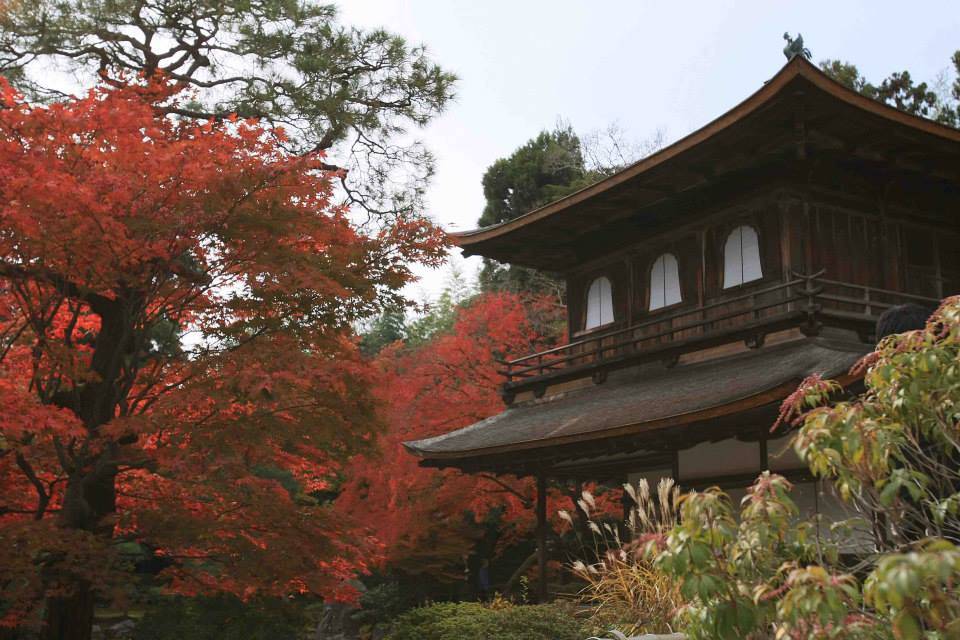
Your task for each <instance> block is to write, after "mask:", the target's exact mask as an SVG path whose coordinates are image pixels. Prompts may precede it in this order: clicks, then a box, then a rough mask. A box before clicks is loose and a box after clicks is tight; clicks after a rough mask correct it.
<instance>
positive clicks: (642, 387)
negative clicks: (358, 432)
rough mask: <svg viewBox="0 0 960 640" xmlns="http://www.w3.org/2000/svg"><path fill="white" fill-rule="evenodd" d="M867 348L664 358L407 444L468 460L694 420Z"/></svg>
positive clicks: (814, 343)
mask: <svg viewBox="0 0 960 640" xmlns="http://www.w3.org/2000/svg"><path fill="white" fill-rule="evenodd" d="M867 351H869V347H867V346H866V345H863V344H851V343H837V342H829V341H824V340H820V339H803V340H798V341H794V342H790V343H785V344H781V345H776V346H771V347H764V348H762V349H759V350H755V351H749V352H747V353H743V354H740V355H735V356H728V357H725V358H720V359H716V360H712V361H707V362H701V363H696V364H687V365H677V366H674V367H672V368H669V369H667V368H664V367H663V366H662V365H660V364H657V365H655V366H652V367H646V368H640V369H637V370H631V371H623V372H620V375H617V376H613V375H611V377H610V379H609V380H608V381H607V382H606V383H604V384H602V385H598V386H590V387H587V388H583V389H578V390H575V391H569V392H566V393H560V394H556V395H553V396H549V397H545V398H543V399H540V400H535V401H530V402H526V403H522V404H517V405H514V406H511V407H509V408H508V409H506V410H505V411H503V412H502V413H500V414H498V415H495V416H493V417H490V418H487V419H486V420H483V421H481V422H478V423H476V424H473V425H470V426H469V427H465V428H463V429H459V430H457V431H452V432H450V433H446V434H443V435H439V436H436V437H433V438H426V439H424V440H417V441H414V442H407V443H404V446H406V447H407V449H408V450H409V451H410V452H411V453H413V454H414V455H416V456H418V457H420V458H423V459H432V460H436V459H462V458H472V457H477V456H486V455H492V454H497V453H504V452H508V451H519V450H525V449H526V450H529V449H537V448H542V447H549V446H554V445H563V444H569V443H573V442H578V441H580V442H583V441H587V440H597V439H602V438H608V437H617V436H623V435H629V434H633V433H641V432H644V431H650V430H656V429H661V428H665V427H672V426H676V425H682V424H689V423H691V422H695V421H699V420H705V419H710V418H715V417H719V416H723V415H728V414H730V413H736V412H740V411H744V410H746V409H749V408H753V407H758V406H761V405H766V404H769V403H771V402H776V401H779V400H781V399H783V398H784V397H786V396H787V395H788V394H789V393H791V392H792V391H793V390H794V389H795V388H796V386H797V384H798V383H799V382H800V381H801V380H803V379H804V378H806V377H807V376H808V375H811V374H814V373H819V374H822V375H824V376H825V377H838V376H843V375H845V374H846V373H847V371H848V370H849V369H850V367H851V366H852V365H853V364H854V363H855V362H856V361H857V360H858V359H860V357H862V356H863V354H864V353H866V352H867Z"/></svg>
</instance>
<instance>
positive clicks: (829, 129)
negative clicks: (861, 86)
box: [451, 56, 960, 271]
mask: <svg viewBox="0 0 960 640" xmlns="http://www.w3.org/2000/svg"><path fill="white" fill-rule="evenodd" d="M810 157H820V158H841V159H846V160H853V161H855V162H857V163H860V165H858V166H862V167H866V168H868V169H869V171H870V172H871V173H872V174H874V175H879V174H882V173H883V172H890V171H896V172H902V173H907V174H911V173H912V174H914V175H917V176H921V177H922V178H924V179H928V180H933V181H938V182H939V183H942V184H945V185H948V186H949V188H950V189H951V190H956V189H957V187H958V185H960V130H957V129H953V128H951V127H948V126H944V125H941V124H938V123H936V122H933V121H931V120H927V119H925V118H920V117H917V116H913V115H910V114H908V113H904V112H902V111H899V110H897V109H895V108H893V107H890V106H887V105H885V104H882V103H880V102H877V101H875V100H872V99H870V98H867V97H865V96H862V95H861V94H859V93H857V92H856V91H853V90H851V89H848V88H847V87H845V86H843V85H842V84H840V83H838V82H836V81H834V80H833V79H831V78H829V77H828V76H827V75H825V74H824V73H823V72H822V71H820V70H819V69H817V68H816V67H815V66H814V65H812V64H811V63H810V62H808V61H807V60H805V59H804V58H803V57H801V56H797V57H795V58H793V59H792V60H791V61H790V62H788V63H787V64H786V65H785V66H784V67H783V68H782V69H780V71H779V72H777V74H776V75H775V76H774V77H773V78H771V79H770V80H769V81H767V82H766V83H765V84H764V85H763V87H761V88H760V89H759V90H758V91H757V92H755V93H754V94H753V95H751V96H750V97H748V98H747V99H746V100H744V101H743V102H741V103H740V104H738V105H737V106H735V107H734V108H733V109H731V110H729V111H728V112H726V113H725V114H723V115H722V116H720V117H719V118H717V119H715V120H713V121H712V122H710V123H708V124H707V125H705V126H704V127H702V128H700V129H698V130H697V131H694V132H693V133H691V134H690V135H688V136H686V137H684V138H682V139H680V140H678V141H677V142H675V143H673V144H671V145H670V146H668V147H665V148H664V149H661V150H660V151H658V152H657V153H654V154H652V155H650V156H648V157H646V158H643V159H642V160H640V161H639V162H636V163H635V164H633V165H630V166H629V167H627V168H626V169H623V170H622V171H620V172H619V173H616V174H614V175H612V176H610V177H608V178H606V179H604V180H601V181H600V182H597V183H595V184H593V185H590V186H589V187H586V188H584V189H581V190H579V191H577V192H575V193H573V194H571V195H569V196H566V197H564V198H561V199H560V200H556V201H554V202H551V203H549V204H547V205H545V206H543V207H540V208H539V209H535V210H533V211H530V212H529V213H526V214H524V215H522V216H520V217H518V218H515V219H513V220H510V221H507V222H503V223H500V224H497V225H494V226H490V227H485V228H482V229H476V230H473V231H465V232H459V233H453V234H451V236H452V238H453V240H454V242H456V244H458V245H459V246H460V247H461V248H462V249H463V252H464V254H465V255H483V256H486V257H489V258H493V259H495V260H498V261H500V262H509V263H512V264H519V265H524V266H530V267H534V268H539V269H544V270H552V271H562V270H564V269H567V268H570V267H572V266H575V265H576V264H578V263H579V262H582V261H583V260H584V259H585V257H586V256H585V255H584V251H585V249H584V243H583V242H582V240H583V238H584V237H585V236H587V235H588V234H590V233H594V232H596V231H597V230H600V229H604V228H605V227H608V226H610V225H611V224H612V223H614V222H616V221H620V220H624V219H626V218H633V219H635V220H636V222H637V223H638V224H640V225H641V226H642V227H643V228H647V225H648V224H650V223H655V222H657V220H658V218H657V216H660V218H659V219H662V217H663V216H673V215H676V214H675V212H672V211H671V210H670V207H669V206H664V204H665V203H666V204H668V205H669V203H670V202H671V201H676V202H679V201H680V200H682V196H683V194H685V193H689V192H692V191H696V190H698V189H699V188H701V187H704V186H712V185H717V184H720V183H723V182H724V181H733V180H736V179H739V180H740V182H739V183H738V184H751V183H756V177H757V175H758V172H760V171H763V170H764V169H765V168H766V169H769V168H771V167H780V168H783V167H785V166H788V165H789V164H790V163H796V162H798V161H806V160H807V159H808V158H810ZM653 226H655V225H653ZM650 228H652V226H651V227H650Z"/></svg>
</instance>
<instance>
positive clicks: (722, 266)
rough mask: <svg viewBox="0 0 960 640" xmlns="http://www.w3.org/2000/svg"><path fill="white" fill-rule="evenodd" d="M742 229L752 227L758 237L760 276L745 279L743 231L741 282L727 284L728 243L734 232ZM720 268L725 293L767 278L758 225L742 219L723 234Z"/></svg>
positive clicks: (721, 290)
mask: <svg viewBox="0 0 960 640" xmlns="http://www.w3.org/2000/svg"><path fill="white" fill-rule="evenodd" d="M740 229H750V230H751V231H753V233H754V236H756V239H757V268H758V269H759V271H760V275H759V277H756V278H751V279H750V280H744V279H743V277H744V266H745V263H744V259H743V235H742V232H741V236H740V282H738V283H737V284H731V285H728V284H726V280H727V243H729V242H730V239H731V238H732V236H733V234H734V233H735V232H736V231H738V230H740ZM718 267H719V270H720V273H719V275H720V292H721V293H725V292H728V291H736V290H737V289H741V288H744V287H749V286H752V285H755V284H757V283H759V282H763V281H764V280H765V279H766V278H767V273H766V270H765V269H764V264H763V243H762V242H761V240H760V230H759V229H758V228H757V225H755V224H753V223H752V222H749V221H742V222H738V223H736V224H733V225H731V226H730V227H729V230H728V231H727V232H726V234H725V235H724V236H723V241H722V245H721V248H720V264H719V265H718Z"/></svg>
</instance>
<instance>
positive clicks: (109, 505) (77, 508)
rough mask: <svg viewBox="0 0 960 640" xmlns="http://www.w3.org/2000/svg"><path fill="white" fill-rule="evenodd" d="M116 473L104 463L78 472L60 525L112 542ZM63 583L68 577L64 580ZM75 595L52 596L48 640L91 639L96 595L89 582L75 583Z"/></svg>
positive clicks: (46, 618) (46, 617)
mask: <svg viewBox="0 0 960 640" xmlns="http://www.w3.org/2000/svg"><path fill="white" fill-rule="evenodd" d="M115 482H116V471H115V470H114V467H113V465H111V464H104V463H103V461H102V460H101V461H100V462H99V463H98V464H95V465H94V469H93V471H90V472H88V473H79V472H75V473H74V474H72V475H71V477H70V479H69V480H68V481H67V488H66V491H65V492H64V497H63V506H62V509H61V511H60V514H59V518H58V519H59V524H60V526H61V527H64V528H67V529H82V530H85V531H90V532H92V533H94V534H95V535H97V536H101V537H103V538H107V539H109V538H110V537H112V535H113V524H112V520H111V519H109V518H108V516H110V515H112V514H113V513H114V512H115V511H116V486H115ZM59 580H60V581H63V580H64V578H63V577H60V578H59ZM69 586H70V587H71V588H72V593H70V594H69V595H65V596H58V597H50V598H47V601H46V611H45V613H44V630H43V633H44V635H43V637H44V640H90V636H91V634H92V632H93V610H94V600H95V594H94V592H93V589H92V588H91V585H90V583H89V582H87V581H85V580H73V584H70V585H69Z"/></svg>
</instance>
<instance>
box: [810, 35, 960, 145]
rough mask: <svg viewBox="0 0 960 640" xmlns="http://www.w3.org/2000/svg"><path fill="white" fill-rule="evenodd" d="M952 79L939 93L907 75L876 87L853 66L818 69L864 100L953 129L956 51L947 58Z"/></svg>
mask: <svg viewBox="0 0 960 640" xmlns="http://www.w3.org/2000/svg"><path fill="white" fill-rule="evenodd" d="M951 62H952V64H953V70H954V74H955V76H954V79H953V83H952V85H951V86H949V87H947V86H946V85H947V84H948V83H943V85H944V86H943V87H942V88H941V90H939V91H938V90H937V87H936V86H933V87H931V86H930V85H928V84H927V83H926V82H920V83H917V82H916V81H915V80H914V79H913V77H912V76H911V75H910V72H909V71H897V72H894V73H891V74H890V75H889V76H888V77H887V78H885V79H884V80H883V81H882V82H881V83H880V84H878V85H875V84H873V83H871V82H869V81H868V80H867V79H866V78H865V77H864V76H863V75H861V74H860V70H859V69H858V68H857V66H856V65H854V64H851V63H849V62H844V61H841V60H824V61H823V62H821V63H820V68H821V69H822V70H823V71H824V73H826V74H827V75H828V76H830V77H831V78H833V79H834V80H836V81H837V82H840V83H841V84H843V85H845V86H847V87H849V88H850V89H853V90H854V91H858V92H860V93H862V94H863V95H865V96H867V97H868V98H872V99H873V100H876V101H878V102H883V103H884V104H888V105H890V106H892V107H896V108H897V109H900V110H901V111H905V112H907V113H910V114H913V115H915V116H921V117H923V118H929V119H931V120H935V121H937V122H940V123H941V124H946V125H949V126H951V127H956V126H957V125H958V124H960V50H958V51H956V52H955V53H954V54H953V57H952V58H951Z"/></svg>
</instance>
